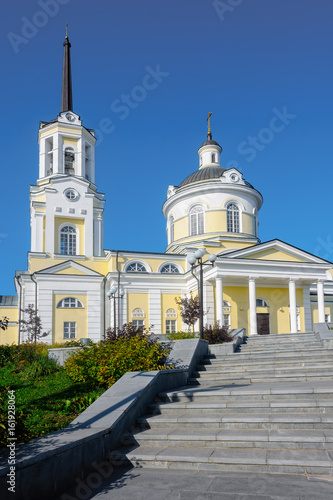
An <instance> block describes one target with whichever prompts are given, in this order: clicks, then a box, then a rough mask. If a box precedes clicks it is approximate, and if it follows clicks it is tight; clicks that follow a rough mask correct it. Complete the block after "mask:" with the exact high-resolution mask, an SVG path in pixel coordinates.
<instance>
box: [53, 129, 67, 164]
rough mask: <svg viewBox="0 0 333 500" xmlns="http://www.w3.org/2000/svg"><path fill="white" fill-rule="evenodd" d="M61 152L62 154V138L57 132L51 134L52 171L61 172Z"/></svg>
mask: <svg viewBox="0 0 333 500" xmlns="http://www.w3.org/2000/svg"><path fill="white" fill-rule="evenodd" d="M62 165H63V154H62V138H61V136H59V135H58V134H54V136H53V173H54V174H63V173H64V170H63V166H62Z"/></svg>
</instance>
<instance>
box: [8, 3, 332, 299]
mask: <svg viewBox="0 0 333 500" xmlns="http://www.w3.org/2000/svg"><path fill="white" fill-rule="evenodd" d="M332 17H333V3H332V1H331V0H316V1H309V0H270V1H269V2H268V1H267V0H225V1H222V0H221V1H213V0H212V1H211V0H209V1H207V0H168V2H165V1H158V0H142V1H140V2H138V1H137V0H125V1H122V2H120V1H114V0H99V1H96V2H91V1H87V0H49V1H48V0H40V1H38V0H37V1H34V0H33V1H31V0H29V1H26V0H25V1H23V0H12V1H11V2H7V3H6V5H5V6H4V7H3V11H2V16H1V19H0V32H1V44H0V47H1V61H2V67H3V76H2V79H1V82H0V85H1V96H2V105H1V108H2V120H1V137H2V148H1V151H2V189H1V198H0V203H1V215H2V217H1V222H0V255H1V261H0V262H1V264H0V265H1V286H0V294H12V293H14V285H13V276H14V273H15V270H24V269H27V251H28V250H29V247H30V225H29V224H30V223H29V185H30V184H34V183H35V182H36V179H37V177H38V144H37V131H38V127H39V121H40V120H42V121H49V120H52V119H54V118H55V117H56V116H57V115H58V113H59V111H60V93H61V69H62V51H63V47H62V43H63V40H64V35H65V23H66V22H68V23H69V38H70V41H71V44H72V73H73V100H74V111H75V112H77V113H78V114H79V115H81V118H82V120H83V124H84V125H85V126H86V127H87V128H94V129H95V130H96V131H97V136H98V138H99V142H98V146H97V148H96V183H97V185H98V188H99V191H101V192H104V193H105V195H106V209H105V226H104V231H105V237H104V246H105V248H107V249H119V250H137V251H153V252H163V251H164V250H165V247H166V233H165V219H164V217H163V215H162V211H161V207H162V204H163V202H164V201H165V197H166V191H167V187H168V185H169V184H173V185H177V184H179V183H180V182H181V181H182V180H183V179H184V178H185V177H187V175H189V174H190V173H192V172H194V171H195V170H196V169H197V168H198V157H197V149H198V148H199V146H200V145H201V143H202V142H203V141H204V140H205V137H206V122H205V119H206V116H207V113H208V112H209V111H211V112H213V116H212V132H213V138H214V139H215V140H218V141H219V142H220V144H221V145H222V146H223V155H222V166H224V167H230V166H232V165H238V167H237V168H238V169H239V170H240V171H241V172H242V173H243V175H244V177H245V179H246V180H247V181H249V182H250V183H251V184H252V185H254V186H255V187H256V188H257V189H258V190H259V191H260V192H261V193H262V194H263V197H264V204H263V207H262V209H261V211H260V212H259V216H260V217H259V220H260V228H259V236H260V238H261V241H267V240H270V239H273V238H279V239H281V240H284V241H287V242H288V243H290V244H292V245H295V246H297V247H300V248H303V249H304V250H306V251H308V252H311V253H315V254H316V255H318V256H320V257H323V258H326V259H327V260H330V261H333V230H332V199H333V197H332V190H333V189H332V129H333V125H332V123H333V121H332V116H333V102H332V88H333V69H332V62H331V61H332V51H333V43H332V42H333V32H332V28H331V25H332ZM154 72H155V73H154ZM156 72H157V73H158V76H156V78H155V82H156V83H157V85H153V83H154V80H153V78H150V79H148V76H147V75H148V74H151V73H154V74H156ZM144 82H146V83H147V82H149V85H146V86H149V89H146V90H144V91H142V85H143V83H144ZM152 87H154V88H152ZM126 95H129V96H130V98H129V100H128V97H126ZM126 100H127V103H128V104H125V103H124V102H122V103H121V102H119V101H126ZM120 106H122V108H120ZM281 115H282V118H280V119H279V120H278V119H274V117H275V116H280V117H281ZM250 143H252V144H250Z"/></svg>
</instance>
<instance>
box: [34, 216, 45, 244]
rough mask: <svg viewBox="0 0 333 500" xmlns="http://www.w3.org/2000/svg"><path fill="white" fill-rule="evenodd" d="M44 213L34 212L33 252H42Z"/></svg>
mask: <svg viewBox="0 0 333 500" xmlns="http://www.w3.org/2000/svg"><path fill="white" fill-rule="evenodd" d="M44 215H45V213H44V212H36V213H35V216H36V241H35V252H43V250H44V249H43V243H44V228H43V222H44Z"/></svg>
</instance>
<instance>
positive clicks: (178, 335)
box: [167, 332, 197, 340]
mask: <svg viewBox="0 0 333 500" xmlns="http://www.w3.org/2000/svg"><path fill="white" fill-rule="evenodd" d="M196 337H197V335H196V334H195V333H193V332H171V333H168V335H167V339H168V340H182V339H195V338H196Z"/></svg>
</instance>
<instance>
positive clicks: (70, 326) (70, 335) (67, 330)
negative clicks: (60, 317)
mask: <svg viewBox="0 0 333 500" xmlns="http://www.w3.org/2000/svg"><path fill="white" fill-rule="evenodd" d="M75 337H76V321H64V339H75Z"/></svg>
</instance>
